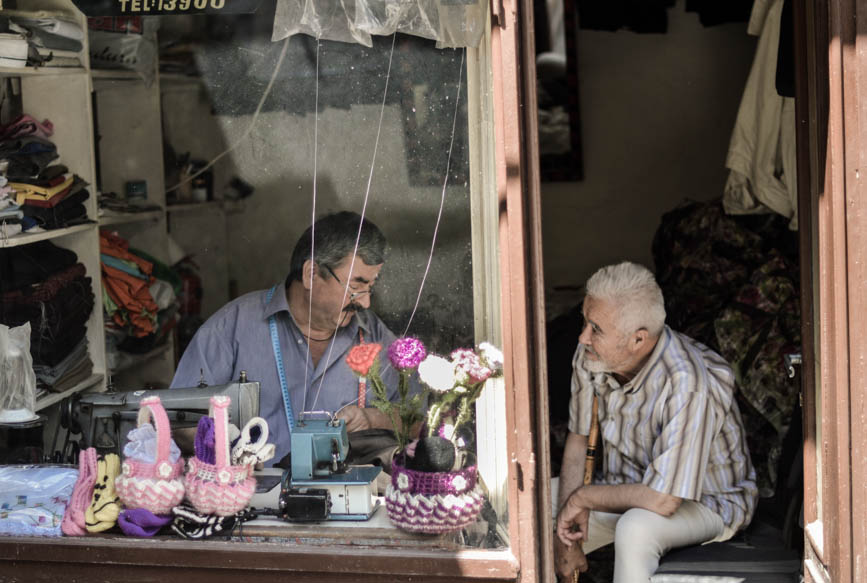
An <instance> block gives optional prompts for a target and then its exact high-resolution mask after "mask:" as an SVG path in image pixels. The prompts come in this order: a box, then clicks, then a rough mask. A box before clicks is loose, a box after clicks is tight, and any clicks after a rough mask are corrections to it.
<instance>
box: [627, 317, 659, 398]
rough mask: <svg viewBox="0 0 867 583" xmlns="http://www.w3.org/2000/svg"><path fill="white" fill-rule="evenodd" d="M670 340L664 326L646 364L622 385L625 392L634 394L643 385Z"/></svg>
mask: <svg viewBox="0 0 867 583" xmlns="http://www.w3.org/2000/svg"><path fill="white" fill-rule="evenodd" d="M670 340H671V331H670V330H669V328H668V326H665V327H664V328H663V329H662V334H660V335H659V339H657V341H656V346H654V347H653V352H651V353H650V358H648V359H647V362H645V363H644V366H643V367H641V370H640V371H638V374H637V375H635V376H634V377H633V378H632V380H631V381H629V382H628V383H625V384H623V386H622V387H621V388H622V389H623V390H624V391H625V392H627V393H634V392H635V391H637V390H638V389H640V388H641V385H643V384H644V381H645V379H647V375H649V374H650V371H651V370H653V367H654V366H656V363H657V362H659V358H660V357H661V356H662V352H663V351H664V350H665V347H666V346H667V345H668V343H669V341H670Z"/></svg>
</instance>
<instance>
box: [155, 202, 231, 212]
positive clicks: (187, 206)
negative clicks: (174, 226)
mask: <svg viewBox="0 0 867 583" xmlns="http://www.w3.org/2000/svg"><path fill="white" fill-rule="evenodd" d="M197 209H215V210H223V201H222V200H209V201H207V202H184V203H180V204H169V205H166V212H168V213H171V212H178V213H181V212H184V213H185V212H189V211H194V210H197Z"/></svg>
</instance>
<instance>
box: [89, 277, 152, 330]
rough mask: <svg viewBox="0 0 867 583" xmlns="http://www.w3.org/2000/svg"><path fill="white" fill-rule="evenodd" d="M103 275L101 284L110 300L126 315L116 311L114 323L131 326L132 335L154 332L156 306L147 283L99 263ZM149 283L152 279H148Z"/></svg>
mask: <svg viewBox="0 0 867 583" xmlns="http://www.w3.org/2000/svg"><path fill="white" fill-rule="evenodd" d="M101 266H102V273H103V275H104V277H103V279H102V282H103V285H104V286H105V290H106V292H107V293H108V295H109V297H110V298H111V300H112V301H113V302H114V303H115V304H117V306H118V307H119V308H122V310H123V311H125V312H126V313H121V311H122V310H118V311H117V312H115V314H114V317H113V319H114V321H115V322H116V323H118V324H119V325H121V326H123V325H125V324H126V323H127V320H128V323H129V324H131V325H132V326H133V335H135V336H136V337H139V338H140V337H142V336H147V335H148V334H150V333H152V332H153V331H154V330H155V320H156V313H157V311H158V309H159V308H158V306H157V304H156V302H155V301H154V299H153V297H152V296H151V292H150V289H149V287H148V286H149V282H146V281H144V280H142V279H139V278H137V277H133V276H132V275H130V274H128V273H125V272H123V271H121V270H119V269H115V268H114V267H109V266H108V265H106V264H104V263H101ZM150 279H151V281H152V280H153V277H151V278H150Z"/></svg>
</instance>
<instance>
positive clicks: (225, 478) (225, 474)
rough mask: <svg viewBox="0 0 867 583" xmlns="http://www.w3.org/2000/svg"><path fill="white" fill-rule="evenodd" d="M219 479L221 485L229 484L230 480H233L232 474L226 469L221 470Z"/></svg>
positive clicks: (218, 475)
mask: <svg viewBox="0 0 867 583" xmlns="http://www.w3.org/2000/svg"><path fill="white" fill-rule="evenodd" d="M217 479H218V480H219V481H220V483H221V484H228V483H229V480H231V479H232V472H230V471H229V470H225V469H224V470H220V472H219V473H218V474H217Z"/></svg>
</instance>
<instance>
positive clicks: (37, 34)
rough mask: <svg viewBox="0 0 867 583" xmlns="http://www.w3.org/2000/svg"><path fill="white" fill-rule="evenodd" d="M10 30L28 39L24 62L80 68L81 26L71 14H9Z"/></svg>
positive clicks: (31, 64)
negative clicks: (32, 15)
mask: <svg viewBox="0 0 867 583" xmlns="http://www.w3.org/2000/svg"><path fill="white" fill-rule="evenodd" d="M8 28H9V30H11V31H13V32H18V33H21V34H23V35H24V37H25V38H26V39H27V44H28V48H29V50H28V54H27V64H28V65H30V66H49V67H80V66H81V59H80V55H79V53H80V52H81V49H82V48H83V43H82V41H83V40H84V29H82V27H81V26H80V25H79V24H78V22H76V21H75V20H74V19H73V18H72V17H64V16H63V15H57V16H45V17H40V18H19V17H12V18H10V19H9V23H8Z"/></svg>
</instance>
